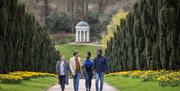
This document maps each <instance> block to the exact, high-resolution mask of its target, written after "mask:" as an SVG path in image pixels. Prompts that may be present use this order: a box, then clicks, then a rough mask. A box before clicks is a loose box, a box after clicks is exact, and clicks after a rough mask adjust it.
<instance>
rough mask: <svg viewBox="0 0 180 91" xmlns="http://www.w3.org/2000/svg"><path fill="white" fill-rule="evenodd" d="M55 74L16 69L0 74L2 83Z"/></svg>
mask: <svg viewBox="0 0 180 91" xmlns="http://www.w3.org/2000/svg"><path fill="white" fill-rule="evenodd" d="M45 76H56V75H55V74H50V73H42V72H27V71H16V72H10V73H8V74H0V80H1V82H2V83H20V82H21V81H22V80H28V79H31V78H36V77H45Z"/></svg>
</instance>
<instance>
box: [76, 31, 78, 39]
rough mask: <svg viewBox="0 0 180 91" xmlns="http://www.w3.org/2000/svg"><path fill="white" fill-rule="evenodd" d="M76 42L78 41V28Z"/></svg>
mask: <svg viewBox="0 0 180 91" xmlns="http://www.w3.org/2000/svg"><path fill="white" fill-rule="evenodd" d="M76 42H78V30H76Z"/></svg>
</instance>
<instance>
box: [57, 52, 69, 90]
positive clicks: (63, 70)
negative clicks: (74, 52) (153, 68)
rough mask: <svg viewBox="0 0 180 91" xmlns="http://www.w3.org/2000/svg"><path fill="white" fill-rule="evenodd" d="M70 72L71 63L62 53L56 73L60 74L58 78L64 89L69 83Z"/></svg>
mask: <svg viewBox="0 0 180 91" xmlns="http://www.w3.org/2000/svg"><path fill="white" fill-rule="evenodd" d="M68 72H69V65H68V63H67V62H66V60H65V56H64V55H61V56H60V60H59V61H58V62H57V64H56V74H58V80H59V84H60V86H61V90H62V91H64V89H65V84H68Z"/></svg>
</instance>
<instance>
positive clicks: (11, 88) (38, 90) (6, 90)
mask: <svg viewBox="0 0 180 91" xmlns="http://www.w3.org/2000/svg"><path fill="white" fill-rule="evenodd" d="M56 80H57V78H55V77H38V78H32V79H30V80H24V81H22V83H19V84H5V83H1V84H0V91H43V90H44V89H45V88H47V87H49V86H51V85H53V84H54V83H55V82H56Z"/></svg>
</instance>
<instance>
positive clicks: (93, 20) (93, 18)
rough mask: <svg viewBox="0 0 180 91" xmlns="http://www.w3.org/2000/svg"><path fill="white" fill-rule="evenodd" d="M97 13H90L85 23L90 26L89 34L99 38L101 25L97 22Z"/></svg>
mask: <svg viewBox="0 0 180 91" xmlns="http://www.w3.org/2000/svg"><path fill="white" fill-rule="evenodd" d="M98 17H99V13H98V12H95V11H94V12H90V13H89V16H88V19H87V22H88V24H89V25H90V33H91V35H92V36H99V35H98V34H99V33H100V28H101V24H100V22H99V20H98Z"/></svg>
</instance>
